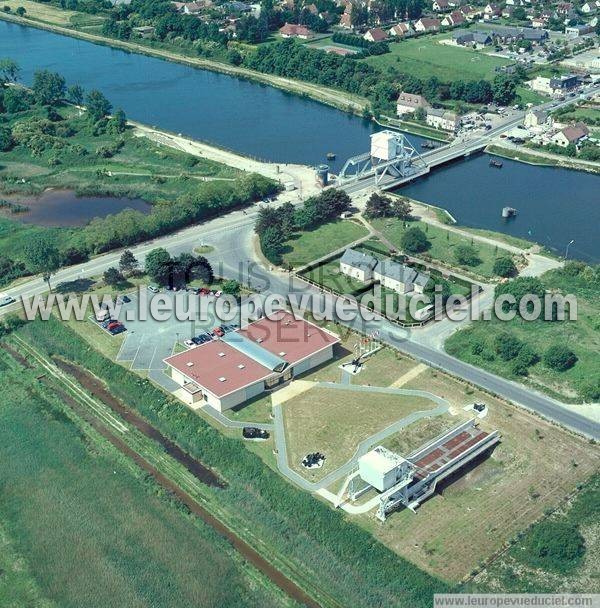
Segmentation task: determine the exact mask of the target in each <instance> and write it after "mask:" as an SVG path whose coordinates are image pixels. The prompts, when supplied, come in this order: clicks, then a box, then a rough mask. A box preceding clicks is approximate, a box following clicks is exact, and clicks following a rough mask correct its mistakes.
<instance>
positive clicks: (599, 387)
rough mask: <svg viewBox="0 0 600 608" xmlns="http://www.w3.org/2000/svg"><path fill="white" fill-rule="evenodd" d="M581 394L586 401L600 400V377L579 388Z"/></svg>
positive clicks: (594, 401)
mask: <svg viewBox="0 0 600 608" xmlns="http://www.w3.org/2000/svg"><path fill="white" fill-rule="evenodd" d="M579 394H580V396H581V398H582V399H583V400H584V401H587V402H590V403H596V402H598V401H600V377H599V378H596V379H595V380H591V381H589V382H586V383H585V384H583V385H582V386H581V388H580V389H579Z"/></svg>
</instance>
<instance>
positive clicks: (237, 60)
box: [227, 49, 244, 65]
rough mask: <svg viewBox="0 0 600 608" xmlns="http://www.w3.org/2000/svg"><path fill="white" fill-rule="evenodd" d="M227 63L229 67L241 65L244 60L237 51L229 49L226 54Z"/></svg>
mask: <svg viewBox="0 0 600 608" xmlns="http://www.w3.org/2000/svg"><path fill="white" fill-rule="evenodd" d="M227 61H229V63H231V65H241V63H242V61H244V58H243V57H242V54H241V53H240V52H239V51H238V50H237V49H230V50H229V51H228V52H227Z"/></svg>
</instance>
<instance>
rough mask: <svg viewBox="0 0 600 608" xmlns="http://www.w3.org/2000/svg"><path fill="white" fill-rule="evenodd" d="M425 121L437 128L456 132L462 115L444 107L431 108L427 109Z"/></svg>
mask: <svg viewBox="0 0 600 608" xmlns="http://www.w3.org/2000/svg"><path fill="white" fill-rule="evenodd" d="M425 122H426V123H427V124H428V125H429V126H431V127H434V128H435V129H443V130H444V131H452V132H454V131H456V130H457V129H458V127H459V126H460V116H458V114H455V113H454V112H450V111H448V110H444V109H443V108H431V109H429V110H427V118H426V119H425Z"/></svg>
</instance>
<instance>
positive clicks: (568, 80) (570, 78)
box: [550, 74, 579, 93]
mask: <svg viewBox="0 0 600 608" xmlns="http://www.w3.org/2000/svg"><path fill="white" fill-rule="evenodd" d="M578 86H579V76H577V74H563V75H562V76H559V77H555V78H550V88H551V89H552V92H553V93H565V92H569V91H572V90H573V89H575V88H576V87H578Z"/></svg>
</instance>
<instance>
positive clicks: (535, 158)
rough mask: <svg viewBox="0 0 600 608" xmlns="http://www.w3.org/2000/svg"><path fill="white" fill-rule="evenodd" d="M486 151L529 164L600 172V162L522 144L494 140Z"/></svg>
mask: <svg viewBox="0 0 600 608" xmlns="http://www.w3.org/2000/svg"><path fill="white" fill-rule="evenodd" d="M485 152H487V153H488V154H494V155H496V156H502V157H503V158H510V159H512V160H516V161H519V162H521V163H527V164H528V165H537V166H541V167H563V168H564V169H574V170H576V171H586V172H588V173H600V163H597V162H594V161H591V160H581V159H577V158H569V157H568V156H560V155H559V154H552V153H550V152H544V151H542V150H532V149H530V148H523V147H522V146H516V145H510V146H509V144H508V143H506V142H502V143H499V142H497V141H496V142H494V143H493V144H490V145H489V146H487V147H486V149H485Z"/></svg>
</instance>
